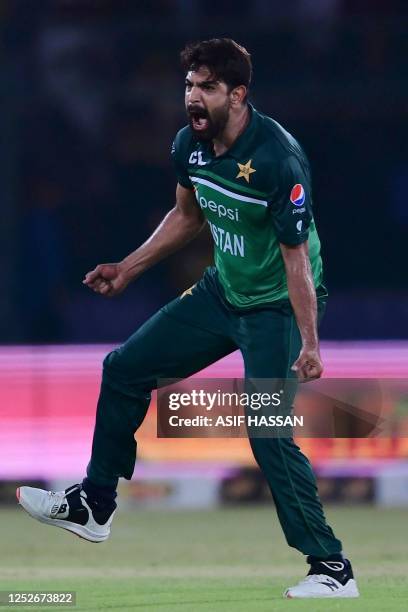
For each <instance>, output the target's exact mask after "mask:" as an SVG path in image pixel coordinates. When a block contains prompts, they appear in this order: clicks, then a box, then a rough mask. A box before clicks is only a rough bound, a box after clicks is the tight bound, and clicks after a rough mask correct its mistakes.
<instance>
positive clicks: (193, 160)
mask: <svg viewBox="0 0 408 612" xmlns="http://www.w3.org/2000/svg"><path fill="white" fill-rule="evenodd" d="M188 163H189V164H198V165H199V166H205V164H206V163H207V162H205V161H204V160H203V154H202V152H201V151H193V152H192V154H191V155H190V157H189V160H188Z"/></svg>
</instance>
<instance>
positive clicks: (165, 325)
mask: <svg viewBox="0 0 408 612" xmlns="http://www.w3.org/2000/svg"><path fill="white" fill-rule="evenodd" d="M227 328H228V315H227V313H224V312H223V308H222V304H221V305H219V304H218V303H217V299H216V297H214V296H212V295H211V294H210V293H209V292H208V291H207V290H206V288H205V286H204V287H202V286H201V287H194V288H193V289H192V290H191V291H190V292H188V293H186V294H185V295H184V296H182V297H180V298H177V299H176V300H173V301H172V302H170V304H167V305H166V306H165V307H164V308H162V309H161V310H159V311H158V312H157V313H156V314H155V315H153V316H152V317H151V318H150V319H149V320H148V321H147V322H146V323H144V325H142V326H141V327H140V328H139V329H138V330H137V331H136V332H135V333H134V334H133V335H132V336H131V337H130V338H129V339H128V340H127V341H126V342H125V343H124V344H123V345H122V346H120V347H119V348H118V349H116V350H114V351H112V352H111V353H110V354H109V355H108V356H107V358H106V359H105V362H104V376H105V377H107V378H108V379H109V380H110V381H111V382H116V383H119V384H126V385H131V386H133V385H136V386H137V388H138V389H139V390H140V389H144V390H146V391H147V392H148V391H150V390H152V389H154V388H155V387H156V385H157V383H156V381H157V379H158V378H186V377H188V376H191V375H192V374H194V373H195V372H198V371H199V370H202V369H203V368H205V367H206V366H207V365H209V364H211V363H214V361H217V360H218V359H221V358H222V357H224V356H225V355H228V354H229V353H231V352H232V351H234V350H236V349H237V346H236V344H235V343H234V341H233V340H232V339H231V337H230V336H229V334H228V333H227Z"/></svg>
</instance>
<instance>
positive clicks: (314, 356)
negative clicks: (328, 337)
mask: <svg viewBox="0 0 408 612" xmlns="http://www.w3.org/2000/svg"><path fill="white" fill-rule="evenodd" d="M291 370H293V371H294V372H296V374H297V377H298V380H299V382H307V381H309V380H314V379H316V378H320V377H321V375H322V372H323V364H322V360H321V357H320V352H319V349H318V348H312V349H308V348H305V347H303V348H302V350H301V351H300V355H299V357H298V358H297V359H296V361H295V363H294V364H293V366H292V367H291Z"/></svg>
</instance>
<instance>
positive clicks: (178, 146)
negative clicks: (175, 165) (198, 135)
mask: <svg viewBox="0 0 408 612" xmlns="http://www.w3.org/2000/svg"><path fill="white" fill-rule="evenodd" d="M195 144H196V139H195V137H194V135H193V133H192V131H191V129H190V126H189V125H186V126H184V127H183V128H182V129H181V130H179V131H178V132H177V134H176V136H175V138H174V140H173V144H172V147H171V154H172V155H173V156H175V157H177V158H178V159H179V160H180V161H182V160H184V159H185V158H186V157H187V158H188V156H189V154H190V152H191V150H192V149H193V148H194V147H195Z"/></svg>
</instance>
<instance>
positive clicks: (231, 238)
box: [208, 221, 245, 257]
mask: <svg viewBox="0 0 408 612" xmlns="http://www.w3.org/2000/svg"><path fill="white" fill-rule="evenodd" d="M208 225H209V226H210V229H211V234H212V236H213V238H214V242H215V244H216V246H217V247H218V248H219V249H220V251H222V252H223V253H230V254H231V255H234V256H235V257H245V243H244V237H243V236H242V235H238V234H230V232H227V231H226V230H224V229H223V228H222V227H217V226H216V225H214V223H211V221H208Z"/></svg>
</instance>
